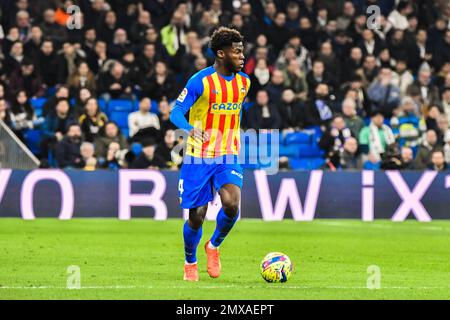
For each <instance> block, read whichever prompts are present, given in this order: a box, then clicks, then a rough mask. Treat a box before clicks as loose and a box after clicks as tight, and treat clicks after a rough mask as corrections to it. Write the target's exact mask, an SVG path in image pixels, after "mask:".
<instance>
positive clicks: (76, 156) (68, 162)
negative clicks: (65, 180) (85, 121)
mask: <svg viewBox="0 0 450 320" xmlns="http://www.w3.org/2000/svg"><path fill="white" fill-rule="evenodd" d="M81 142H82V138H81V128H80V125H79V124H77V123H72V124H70V125H69V127H68V129H67V133H66V135H65V136H64V137H63V138H62V139H61V140H60V141H59V142H58V143H57V144H56V147H55V159H56V162H57V164H58V167H59V168H83V167H84V166H85V165H86V162H85V161H84V159H83V157H82V156H81V153H80V146H81Z"/></svg>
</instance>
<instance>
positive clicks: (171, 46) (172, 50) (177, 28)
mask: <svg viewBox="0 0 450 320" xmlns="http://www.w3.org/2000/svg"><path fill="white" fill-rule="evenodd" d="M185 19H186V17H185V14H184V13H183V12H182V11H180V10H177V11H175V12H174V13H173V15H172V18H171V19H170V24H168V25H166V26H165V27H163V28H162V29H161V41H162V44H163V45H164V47H165V48H166V50H167V53H168V54H169V55H170V56H172V57H173V56H175V54H176V53H177V52H178V49H179V48H180V47H181V46H183V45H184V44H185V43H184V34H185V33H186V26H185V22H186V20H185Z"/></svg>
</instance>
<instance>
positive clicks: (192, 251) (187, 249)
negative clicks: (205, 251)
mask: <svg viewBox="0 0 450 320" xmlns="http://www.w3.org/2000/svg"><path fill="white" fill-rule="evenodd" d="M207 209H208V205H203V206H201V207H198V208H193V209H190V210H189V219H188V220H187V221H186V222H185V223H184V228H183V237H184V254H185V258H186V263H188V264H193V263H196V262H197V247H198V244H199V242H200V239H201V237H202V225H203V221H204V220H205V216H206V211H207Z"/></svg>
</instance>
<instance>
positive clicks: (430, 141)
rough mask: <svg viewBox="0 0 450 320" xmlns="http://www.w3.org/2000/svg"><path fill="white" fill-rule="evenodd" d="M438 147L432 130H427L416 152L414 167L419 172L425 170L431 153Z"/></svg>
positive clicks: (435, 135)
mask: <svg viewBox="0 0 450 320" xmlns="http://www.w3.org/2000/svg"><path fill="white" fill-rule="evenodd" d="M437 147H438V145H437V134H436V131H434V130H428V131H427V132H426V133H425V140H424V141H423V142H422V144H421V145H420V147H419V150H418V151H417V155H416V160H415V164H416V165H415V167H416V168H417V169H419V170H423V169H425V168H426V167H427V166H428V164H429V163H430V158H431V153H432V151H434V150H435V149H436V148H437Z"/></svg>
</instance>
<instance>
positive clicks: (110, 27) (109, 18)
mask: <svg viewBox="0 0 450 320" xmlns="http://www.w3.org/2000/svg"><path fill="white" fill-rule="evenodd" d="M117 29H118V24H117V16H116V13H115V12H114V11H112V10H109V11H107V12H106V13H105V14H104V16H103V18H102V21H101V22H100V23H99V26H98V27H97V30H96V33H97V36H98V39H99V40H102V41H105V42H106V43H112V42H113V40H114V33H115V32H116V30H117Z"/></svg>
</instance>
